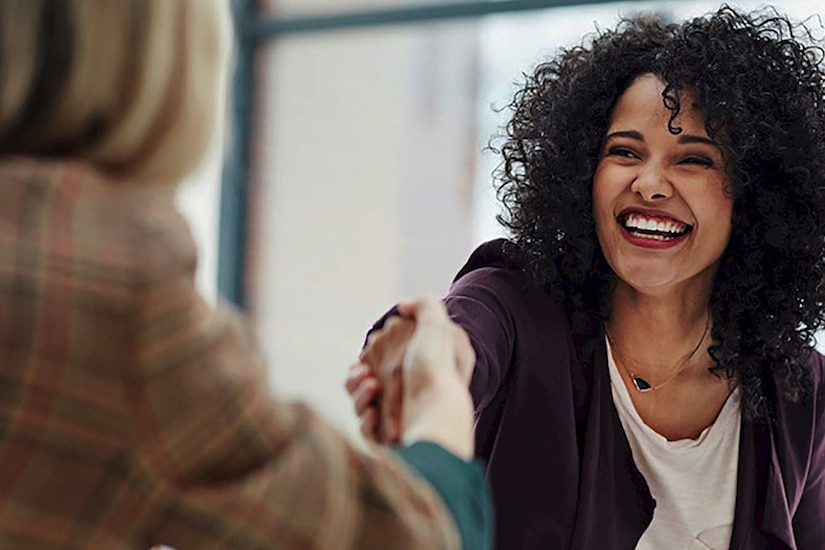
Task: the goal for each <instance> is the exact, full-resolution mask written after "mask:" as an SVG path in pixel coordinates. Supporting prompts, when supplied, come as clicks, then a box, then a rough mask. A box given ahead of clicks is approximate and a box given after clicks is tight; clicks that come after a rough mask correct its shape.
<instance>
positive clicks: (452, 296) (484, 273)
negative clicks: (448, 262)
mask: <svg viewBox="0 0 825 550" xmlns="http://www.w3.org/2000/svg"><path fill="white" fill-rule="evenodd" d="M512 246H514V245H512V243H510V242H509V241H505V240H503V239H500V240H497V241H490V242H487V243H484V244H482V245H481V246H479V247H478V248H477V249H476V250H475V251H474V252H473V253H472V255H471V256H470V258H469V260H468V261H467V263H466V264H465V265H464V267H462V269H461V270H460V271H459V273H458V275H457V276H456V278H455V281H454V282H453V284H452V286H451V287H450V291H449V293H448V294H447V297H446V299H445V303H446V304H447V309H448V310H449V311H450V314H451V316H453V317H454V319H456V320H457V321H459V324H463V325H467V326H468V327H473V326H476V325H479V326H485V327H488V328H485V331H484V332H485V333H486V332H490V329H489V327H491V326H496V327H499V329H500V330H503V331H504V332H505V333H508V334H511V335H512V336H513V337H515V335H516V334H518V335H519V340H520V341H522V343H524V342H526V341H530V340H532V337H531V336H530V335H531V334H533V333H535V334H536V335H537V336H539V337H541V336H540V335H559V336H561V335H566V334H567V333H568V332H569V323H568V320H567V318H566V315H565V313H564V310H563V308H562V307H561V305H560V304H559V303H558V302H557V301H556V300H555V299H554V298H553V297H552V296H551V295H550V293H549V292H547V290H546V289H544V288H542V287H541V286H539V285H537V284H536V283H535V282H534V281H533V280H532V279H531V278H530V277H529V276H527V275H526V274H525V273H524V271H523V270H522V269H521V266H520V264H519V262H518V260H517V256H516V255H515V254H513V253H511V252H510V251H509V250H508V248H510V247H512ZM465 328H466V327H465Z"/></svg>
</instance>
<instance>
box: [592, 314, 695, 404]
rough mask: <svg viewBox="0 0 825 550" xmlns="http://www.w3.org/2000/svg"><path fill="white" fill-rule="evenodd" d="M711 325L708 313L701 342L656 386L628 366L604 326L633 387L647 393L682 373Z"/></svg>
mask: <svg viewBox="0 0 825 550" xmlns="http://www.w3.org/2000/svg"><path fill="white" fill-rule="evenodd" d="M709 327H710V314H709V313H708V320H707V322H706V323H705V330H703V331H702V337H701V338H699V342H698V343H697V344H696V346H695V347H694V348H693V350H692V351H691V352H690V353H689V354H688V356H687V357H686V358H685V359H683V360H681V361H680V362H679V363H677V364H675V365H674V366H673V368H674V369H676V370H675V372H674V373H673V375H672V376H671V377H670V378H668V379H667V380H665V381H664V382H662V383H661V384H657V385H656V386H654V385H653V384H651V383H650V382H648V381H647V380H645V379H644V378H642V377H641V376H639V375H637V374H635V373H634V372H633V371H631V370H630V369H629V368H628V366H627V359H625V355H624V354H623V353H622V352H621V350H620V349H619V346H617V345H616V341H615V340H613V336H611V335H610V331H609V330H607V325H605V327H604V333H605V335H606V336H607V340H608V342H610V348H611V349H613V350H615V351H616V355H618V358H619V361H618V363H620V365H621V367H622V369H623V370H624V371H625V373H627V375H628V376H629V377H630V381H631V382H633V387H634V388H636V390H637V391H639V392H641V393H647V392H654V391H656V390H660V389H662V388H663V387H665V386H667V385H668V384H670V383H671V382H673V380H675V379H676V377H677V376H679V374H681V372H682V371H683V370H684V369H685V367H686V366H687V364H688V363H689V362H690V360H691V359H693V356H694V355H696V352H697V351H699V348H700V347H702V342H704V341H705V337H706V336H707V335H708V328H709ZM630 361H631V362H632V363H633V364H635V365H636V367H637V368H638V367H641V365H640V364H639V363H638V362H636V361H634V360H633V359H632V358H630Z"/></svg>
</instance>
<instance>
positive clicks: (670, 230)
mask: <svg viewBox="0 0 825 550" xmlns="http://www.w3.org/2000/svg"><path fill="white" fill-rule="evenodd" d="M617 221H618V222H619V225H620V226H621V228H622V229H623V230H624V231H623V233H624V234H625V236H626V237H627V238H628V240H630V241H631V242H633V243H634V244H638V245H640V246H652V247H654V248H661V247H663V246H665V247H667V246H671V245H676V244H677V243H679V242H681V241H682V240H683V239H684V238H685V237H687V235H688V234H690V232H691V231H692V230H693V226H692V225H690V224H687V223H684V222H681V221H679V220H677V219H675V218H672V217H670V216H667V215H664V214H659V213H647V212H639V211H635V210H633V211H627V212H622V213H621V214H619V216H618V217H617Z"/></svg>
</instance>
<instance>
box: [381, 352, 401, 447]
mask: <svg viewBox="0 0 825 550" xmlns="http://www.w3.org/2000/svg"><path fill="white" fill-rule="evenodd" d="M383 389H384V392H383V395H382V396H381V418H380V420H379V423H380V430H381V435H382V436H383V437H384V438H385V439H386V440H387V441H389V442H396V441H398V440H399V439H400V438H401V417H400V415H401V404H402V401H403V399H404V378H403V371H402V368H401V365H400V364H398V365H396V366H395V367H394V368H391V369H389V370H388V371H387V373H386V376H385V378H384V386H383Z"/></svg>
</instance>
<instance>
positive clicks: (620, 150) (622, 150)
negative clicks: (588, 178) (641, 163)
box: [607, 147, 639, 159]
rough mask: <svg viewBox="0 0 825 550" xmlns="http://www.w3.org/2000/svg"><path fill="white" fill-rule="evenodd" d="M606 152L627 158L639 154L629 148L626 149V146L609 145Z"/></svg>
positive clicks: (609, 154)
mask: <svg viewBox="0 0 825 550" xmlns="http://www.w3.org/2000/svg"><path fill="white" fill-rule="evenodd" d="M607 154H608V156H611V157H623V158H628V159H637V158H639V155H637V154H636V153H634V152H633V151H632V150H631V149H628V148H626V147H610V148H609V149H608V150H607Z"/></svg>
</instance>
